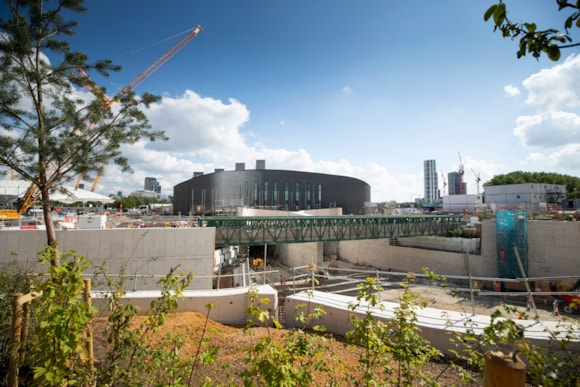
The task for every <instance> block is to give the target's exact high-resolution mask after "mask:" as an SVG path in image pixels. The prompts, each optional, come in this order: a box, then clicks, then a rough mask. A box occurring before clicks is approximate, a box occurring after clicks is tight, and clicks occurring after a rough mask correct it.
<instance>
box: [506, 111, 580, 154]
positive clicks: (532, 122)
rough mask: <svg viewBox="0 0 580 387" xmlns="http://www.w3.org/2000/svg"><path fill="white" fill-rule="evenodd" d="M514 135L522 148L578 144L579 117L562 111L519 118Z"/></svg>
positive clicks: (579, 139) (579, 137) (579, 135)
mask: <svg viewBox="0 0 580 387" xmlns="http://www.w3.org/2000/svg"><path fill="white" fill-rule="evenodd" d="M514 135H515V136H516V137H518V138H519V139H520V141H521V142H522V144H523V145H524V146H538V147H543V148H551V147H555V146H561V145H565V144H567V143H570V142H580V117H579V116H578V115H576V114H574V113H568V112H562V111H553V112H546V113H540V114H536V115H531V116H520V117H518V118H517V119H516V128H515V129H514Z"/></svg>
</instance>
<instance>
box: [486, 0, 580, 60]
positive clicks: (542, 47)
mask: <svg viewBox="0 0 580 387" xmlns="http://www.w3.org/2000/svg"><path fill="white" fill-rule="evenodd" d="M556 5H557V7H558V11H563V10H566V11H569V10H571V13H570V14H568V15H567V17H566V20H565V21H564V31H563V32H562V31H560V30H558V29H554V28H549V29H546V30H541V29H539V28H538V26H537V25H536V23H532V22H513V21H512V20H511V19H510V18H508V11H507V7H506V4H505V3H504V2H503V0H499V1H498V3H497V4H494V5H492V6H491V7H489V8H488V9H487V11H486V12H485V14H484V16H483V19H484V20H485V21H490V20H491V21H493V24H494V31H497V30H499V31H501V33H502V36H503V37H504V38H511V39H512V40H513V39H519V49H518V51H517V56H518V58H521V57H522V56H525V55H526V54H528V53H529V54H532V56H533V57H534V58H536V59H537V58H539V57H540V56H541V55H542V54H546V55H547V56H548V58H549V59H550V60H553V61H557V60H559V59H560V55H561V52H560V51H561V50H562V49H565V48H570V47H576V46H578V45H580V43H573V39H572V37H571V36H570V35H569V33H570V29H571V28H573V27H576V28H578V27H580V2H578V1H568V0H556Z"/></svg>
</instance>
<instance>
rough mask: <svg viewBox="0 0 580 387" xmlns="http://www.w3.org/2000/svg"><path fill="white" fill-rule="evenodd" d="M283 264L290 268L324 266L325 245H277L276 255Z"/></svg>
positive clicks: (314, 243)
mask: <svg viewBox="0 0 580 387" xmlns="http://www.w3.org/2000/svg"><path fill="white" fill-rule="evenodd" d="M274 254H276V256H277V257H278V259H279V260H280V262H281V263H283V264H284V265H286V266H290V267H298V266H307V265H310V264H311V263H314V264H316V265H322V261H323V243H322V242H307V243H289V244H282V245H276V250H275V253H274Z"/></svg>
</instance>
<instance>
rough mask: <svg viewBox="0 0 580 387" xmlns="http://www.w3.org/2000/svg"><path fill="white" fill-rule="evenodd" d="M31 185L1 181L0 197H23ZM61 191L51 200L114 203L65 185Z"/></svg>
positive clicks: (106, 198)
mask: <svg viewBox="0 0 580 387" xmlns="http://www.w3.org/2000/svg"><path fill="white" fill-rule="evenodd" d="M29 186H30V183H29V182H28V181H25V180H0V197H14V198H18V197H22V196H24V194H25V193H26V190H27V189H28V187H29ZM60 188H61V189H59V190H55V191H54V192H52V193H51V195H50V199H51V200H52V201H55V202H61V203H67V204H70V203H74V202H89V201H93V202H101V203H112V202H113V201H114V200H113V199H111V198H110V197H108V196H105V195H101V194H99V193H97V192H91V191H87V190H84V189H75V188H74V187H71V186H66V185H63V186H61V187H60Z"/></svg>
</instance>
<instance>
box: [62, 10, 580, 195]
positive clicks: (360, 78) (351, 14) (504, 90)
mask: <svg viewBox="0 0 580 387" xmlns="http://www.w3.org/2000/svg"><path fill="white" fill-rule="evenodd" d="M493 3H494V1H493V0H486V1H483V0H474V1H464V0H438V1H430V0H420V1H412V2H411V1H390V0H364V1H362V0H361V1H352V0H351V1H345V0H316V1H312V0H310V1H306V0H295V1H292V2H290V1H266V0H247V1H238V0H236V1H234V0H195V1H193V0H192V1H185V0H182V1H178V0H167V1H163V2H159V1H150V0H123V1H118V0H116V1H113V0H99V1H96V0H92V1H87V3H86V5H87V7H88V12H87V13H85V14H82V15H80V16H75V19H76V20H78V21H79V23H80V24H79V26H78V28H77V34H76V36H74V37H73V38H72V40H71V43H72V47H73V48H74V49H76V50H79V51H83V52H86V53H87V54H88V55H89V58H90V59H95V60H96V59H112V60H113V61H114V62H116V63H117V64H120V65H122V66H123V71H121V72H119V73H116V74H113V75H112V76H111V77H109V78H107V79H102V78H99V77H98V76H97V75H94V74H92V76H93V78H94V79H95V80H96V81H97V83H99V84H102V85H103V86H105V87H106V89H107V91H108V93H109V94H110V95H114V94H115V93H116V92H118V91H119V90H120V89H121V88H122V87H123V86H124V85H125V84H127V83H128V82H129V81H131V80H132V79H133V78H134V77H135V76H136V75H137V74H139V73H140V72H141V71H142V70H144V69H145V68H146V67H147V66H148V65H149V64H151V63H152V62H153V61H154V60H155V59H156V58H157V57H159V56H160V55H161V54H163V52H165V50H167V49H168V48H169V47H171V45H172V44H174V43H175V42H177V40H178V38H177V37H175V36H176V35H177V34H179V33H181V32H184V31H186V30H188V29H190V28H193V27H195V26H196V25H198V24H199V25H201V26H202V27H203V28H204V31H203V32H201V33H200V34H199V35H198V36H197V37H196V38H195V39H194V40H192V41H191V42H190V43H189V44H188V45H187V46H186V47H185V48H183V49H182V50H181V51H180V52H179V53H177V54H176V55H175V56H174V57H173V58H171V59H170V60H169V61H168V62H167V63H166V64H165V65H164V66H163V67H161V68H160V69H159V70H158V71H157V72H155V73H154V74H153V75H151V76H150V77H149V78H148V79H147V80H145V81H144V82H143V83H142V84H141V85H140V86H139V87H138V88H137V90H136V91H137V92H138V93H142V92H144V91H148V92H152V93H155V94H158V95H161V96H163V100H162V101H161V102H160V103H159V104H158V105H156V106H154V107H153V108H152V109H151V110H149V111H148V112H147V114H148V116H149V119H150V121H151V124H152V125H153V126H154V128H155V129H160V130H165V131H166V133H167V135H168V136H169V137H170V140H169V141H168V142H165V143H162V142H155V143H149V142H142V143H139V144H137V145H135V146H131V147H127V148H126V149H125V150H124V151H125V154H126V155H127V156H128V157H129V160H130V163H131V165H132V167H133V168H134V170H135V173H134V174H132V175H127V174H121V173H120V171H119V170H118V169H117V168H114V167H109V168H108V169H107V171H106V174H105V175H104V176H103V178H101V180H100V184H99V188H98V191H99V192H100V193H103V194H109V193H114V192H117V191H119V190H120V191H123V193H124V194H128V193H130V192H131V191H133V190H135V189H141V188H142V187H143V180H144V178H145V177H146V176H154V177H157V178H158V179H159V180H160V182H161V185H162V187H163V192H162V193H163V194H164V195H171V194H172V192H173V185H175V184H178V183H180V182H182V181H184V180H186V179H189V178H190V177H191V176H192V173H193V172H194V171H203V172H204V173H210V172H213V171H214V169H215V168H225V169H226V170H231V169H234V166H235V163H236V162H245V163H246V168H247V169H253V168H254V166H255V160H257V159H265V160H266V167H267V168H268V169H293V170H303V171H310V172H321V173H331V174H339V175H346V176H354V177H357V178H360V179H362V180H364V181H366V182H367V183H369V184H370V185H371V196H372V197H371V199H372V200H373V201H377V202H378V201H388V200H397V201H409V200H411V199H414V198H418V197H422V196H423V192H424V191H423V189H424V188H423V176H422V172H423V161H424V160H426V159H435V160H436V161H437V169H438V170H439V171H440V173H439V175H440V176H439V177H441V173H444V174H445V175H446V174H447V173H448V172H452V171H456V170H457V169H458V166H459V163H460V160H459V155H461V158H462V161H463V163H464V165H465V171H466V173H465V178H466V180H467V183H468V186H467V191H468V193H476V190H477V187H476V183H475V175H476V173H477V174H479V175H480V177H481V180H482V181H481V183H480V184H483V183H484V182H485V181H487V180H488V179H490V178H491V177H493V176H494V175H496V174H501V173H507V172H511V171H514V170H524V171H547V172H558V173H564V174H569V175H573V176H580V172H579V171H580V135H579V134H580V117H579V116H578V114H579V113H580V112H579V106H580V96H579V95H578V90H580V88H579V87H578V86H579V80H580V79H579V76H580V71H579V69H580V58H578V57H576V56H575V55H574V54H575V53H576V52H577V51H578V50H577V49H573V50H568V51H564V55H563V58H562V60H560V61H559V62H557V63H554V62H550V61H548V60H547V59H541V60H539V61H537V60H535V59H533V58H532V57H525V58H523V59H519V60H518V59H517V57H516V49H517V42H514V41H510V40H509V39H503V38H502V37H501V35H500V34H499V33H493V26H492V25H491V24H490V23H485V22H484V21H483V14H484V12H485V10H486V9H487V8H488V7H489V6H490V5H491V4H493ZM506 3H507V4H508V8H509V9H510V11H511V14H510V16H511V17H512V18H513V19H514V20H521V21H536V22H537V23H538V25H539V27H540V28H548V27H555V28H561V25H562V23H563V16H562V15H561V14H559V13H558V12H557V9H556V6H555V5H554V4H555V2H554V1H546V0H507V1H506ZM170 37H174V38H173V39H168V38H170ZM160 42H161V43H160ZM157 43H159V44H157ZM439 184H440V188H441V189H443V187H442V182H441V181H440V182H439ZM480 190H481V191H482V190H483V188H482V187H480Z"/></svg>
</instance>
